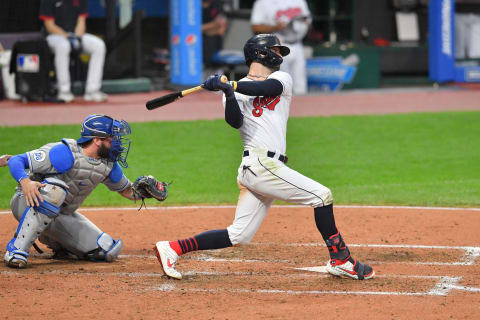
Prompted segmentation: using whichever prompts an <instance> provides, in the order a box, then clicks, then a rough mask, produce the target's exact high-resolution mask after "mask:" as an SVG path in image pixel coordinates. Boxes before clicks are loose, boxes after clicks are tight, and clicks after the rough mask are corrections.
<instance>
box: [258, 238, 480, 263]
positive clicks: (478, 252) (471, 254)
mask: <svg viewBox="0 0 480 320" xmlns="http://www.w3.org/2000/svg"><path fill="white" fill-rule="evenodd" d="M252 244H254V245H272V246H275V245H282V246H292V247H325V244H321V243H315V242H313V243H273V242H255V243H252ZM348 246H349V247H357V248H387V249H392V248H399V249H434V250H463V251H464V255H463V256H462V258H461V259H460V261H455V262H426V261H422V262H413V263H410V262H404V263H406V264H418V265H441V266H471V265H473V264H474V263H475V261H476V260H477V258H478V257H479V256H480V247H473V246H428V245H419V244H349V245H348Z"/></svg>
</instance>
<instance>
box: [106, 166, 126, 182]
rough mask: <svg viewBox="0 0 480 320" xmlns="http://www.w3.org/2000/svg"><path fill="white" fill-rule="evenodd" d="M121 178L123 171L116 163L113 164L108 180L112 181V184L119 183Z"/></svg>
mask: <svg viewBox="0 0 480 320" xmlns="http://www.w3.org/2000/svg"><path fill="white" fill-rule="evenodd" d="M122 177H123V171H122V168H121V167H120V166H119V165H118V162H115V164H114V165H113V168H112V171H110V176H109V178H110V180H112V182H113V183H117V182H119V181H120V180H121V179H122Z"/></svg>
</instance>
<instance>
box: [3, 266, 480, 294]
mask: <svg viewBox="0 0 480 320" xmlns="http://www.w3.org/2000/svg"><path fill="white" fill-rule="evenodd" d="M294 269H296V270H299V271H312V272H315V273H321V275H308V274H284V275H283V276H282V277H283V278H307V277H316V278H319V277H321V278H326V277H330V275H328V274H326V269H325V267H321V266H320V267H306V268H294ZM27 274H30V275H31V274H33V275H65V276H72V275H75V276H93V277H109V276H110V277H129V278H165V275H164V274H163V273H141V272H72V271H65V270H50V271H41V272H30V271H28V269H27V272H24V271H22V270H17V271H0V275H23V276H25V275H27ZM183 275H184V276H217V277H218V276H248V277H252V276H259V277H264V278H265V277H268V276H269V275H268V274H265V273H264V272H215V271H187V272H183ZM274 275H275V276H278V274H274ZM376 278H386V279H390V278H404V279H433V280H438V281H437V283H436V284H435V285H434V286H433V287H432V289H430V290H429V291H427V292H397V291H331V290H281V289H268V290H267V289H235V288H230V289H219V288H216V289H199V288H184V287H181V288H178V289H177V286H176V285H175V284H173V283H162V284H160V285H159V286H154V287H151V288H149V289H147V290H149V291H152V290H153V291H182V292H185V291H188V292H205V293H222V292H223V293H263V294H287V295H312V294H313V295H315V294H339V295H383V296H385V295H390V296H446V295H448V294H449V293H450V291H452V290H459V291H468V292H480V288H475V287H467V286H461V285H458V282H459V281H461V279H462V277H450V276H421V275H377V276H376ZM352 281H353V280H352Z"/></svg>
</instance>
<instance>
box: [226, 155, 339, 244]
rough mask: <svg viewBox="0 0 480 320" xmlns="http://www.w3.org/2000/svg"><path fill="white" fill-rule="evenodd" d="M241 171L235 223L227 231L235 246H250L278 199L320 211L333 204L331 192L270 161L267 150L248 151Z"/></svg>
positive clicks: (272, 159)
mask: <svg viewBox="0 0 480 320" xmlns="http://www.w3.org/2000/svg"><path fill="white" fill-rule="evenodd" d="M249 152H250V155H249V156H247V157H243V161H242V163H241V164H240V167H239V169H238V177H237V180H238V184H239V187H240V195H239V198H238V203H237V209H236V212H235V219H234V221H233V223H232V224H231V225H230V226H229V227H228V228H227V230H228V235H229V237H230V241H231V242H232V244H233V245H235V244H245V243H249V242H250V241H251V240H252V238H253V236H254V235H255V233H256V232H257V231H258V228H260V225H261V224H262V221H263V219H264V218H265V216H266V214H267V211H268V209H269V208H270V206H271V205H272V203H273V201H274V200H275V199H277V200H283V201H287V202H292V203H297V204H304V205H309V206H311V207H314V208H315V207H321V206H325V205H329V204H331V203H332V202H333V197H332V193H331V191H330V189H328V188H327V187H325V186H323V185H321V184H320V183H318V182H316V181H314V180H312V179H310V178H308V177H306V176H304V175H302V174H300V173H298V172H297V171H295V170H293V169H290V168H289V167H287V166H286V165H285V164H284V163H283V162H281V161H280V160H278V156H279V154H278V153H277V154H275V156H274V158H269V157H267V150H261V149H256V150H249Z"/></svg>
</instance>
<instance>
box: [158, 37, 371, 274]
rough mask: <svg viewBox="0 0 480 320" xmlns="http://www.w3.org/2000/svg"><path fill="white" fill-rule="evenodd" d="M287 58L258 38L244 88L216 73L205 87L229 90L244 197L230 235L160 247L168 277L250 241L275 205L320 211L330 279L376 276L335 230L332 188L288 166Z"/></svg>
mask: <svg viewBox="0 0 480 320" xmlns="http://www.w3.org/2000/svg"><path fill="white" fill-rule="evenodd" d="M289 52H290V50H289V48H288V47H286V46H282V45H280V41H279V39H278V38H277V37H276V36H275V35H272V34H260V35H256V36H254V37H252V38H250V39H249V40H248V41H247V43H246V44H245V46H244V55H245V60H246V63H247V65H248V66H249V73H248V75H247V77H245V78H243V79H241V80H240V81H239V82H238V83H237V82H230V83H223V82H222V81H221V80H220V76H219V75H215V76H211V77H210V78H208V79H207V80H206V81H205V82H204V83H203V87H204V88H205V89H207V90H212V91H216V90H222V91H223V92H224V98H223V103H224V106H225V120H226V122H227V123H228V124H229V125H230V126H232V127H233V128H236V129H238V130H239V132H240V136H241V139H242V142H243V146H244V148H243V154H242V155H243V157H242V162H241V164H240V166H239V168H238V176H237V181H238V185H239V188H240V196H239V199H238V204H237V208H236V212H235V219H234V221H233V223H232V224H231V225H230V226H228V227H227V228H226V229H220V230H211V231H207V232H203V233H200V234H198V235H195V236H193V237H191V238H187V239H183V240H176V241H170V242H169V241H159V242H157V244H156V246H155V248H154V250H155V253H156V255H157V257H158V260H159V262H160V264H161V265H162V268H163V271H164V272H165V274H166V275H167V276H169V277H172V278H175V279H181V278H182V275H181V273H180V272H178V271H177V270H176V269H175V265H176V262H177V260H178V258H179V256H181V255H182V254H185V253H187V252H190V251H196V250H211V249H219V248H226V247H230V246H232V245H241V244H247V243H249V242H250V241H251V240H252V238H253V237H254V235H255V233H256V232H257V230H258V228H259V227H260V225H261V223H262V221H263V219H264V218H265V215H266V214H267V211H268V209H269V208H270V206H271V205H272V203H273V201H274V200H275V199H278V200H284V201H288V202H293V203H297V204H304V205H308V206H311V207H313V208H314V209H313V211H314V216H315V222H316V226H317V228H318V230H319V231H320V233H321V235H322V237H323V239H324V241H325V243H326V245H327V247H328V250H329V253H330V259H329V261H328V262H327V271H328V272H329V273H331V274H333V275H336V276H344V277H349V278H353V279H357V280H363V279H370V278H373V276H374V275H375V272H374V271H373V269H372V268H371V267H370V266H368V265H366V264H363V263H361V262H359V261H358V260H355V259H353V258H352V257H351V255H350V251H349V249H348V247H347V246H346V245H345V242H344V240H343V238H342V236H341V234H340V233H339V232H338V230H337V227H336V225H335V219H334V215H333V196H332V193H331V191H330V189H328V188H327V187H325V186H323V185H321V184H320V183H318V182H316V181H314V180H312V179H310V178H308V177H306V176H304V175H302V174H300V173H298V172H297V171H295V170H292V169H290V168H289V167H288V166H287V165H286V164H287V161H288V157H287V156H286V135H287V121H288V116H289V111H290V103H291V100H292V86H293V81H292V78H291V76H290V75H289V74H288V73H286V72H283V71H279V67H280V65H281V64H282V61H283V57H284V56H287V55H288V54H289ZM234 91H236V92H234Z"/></svg>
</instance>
